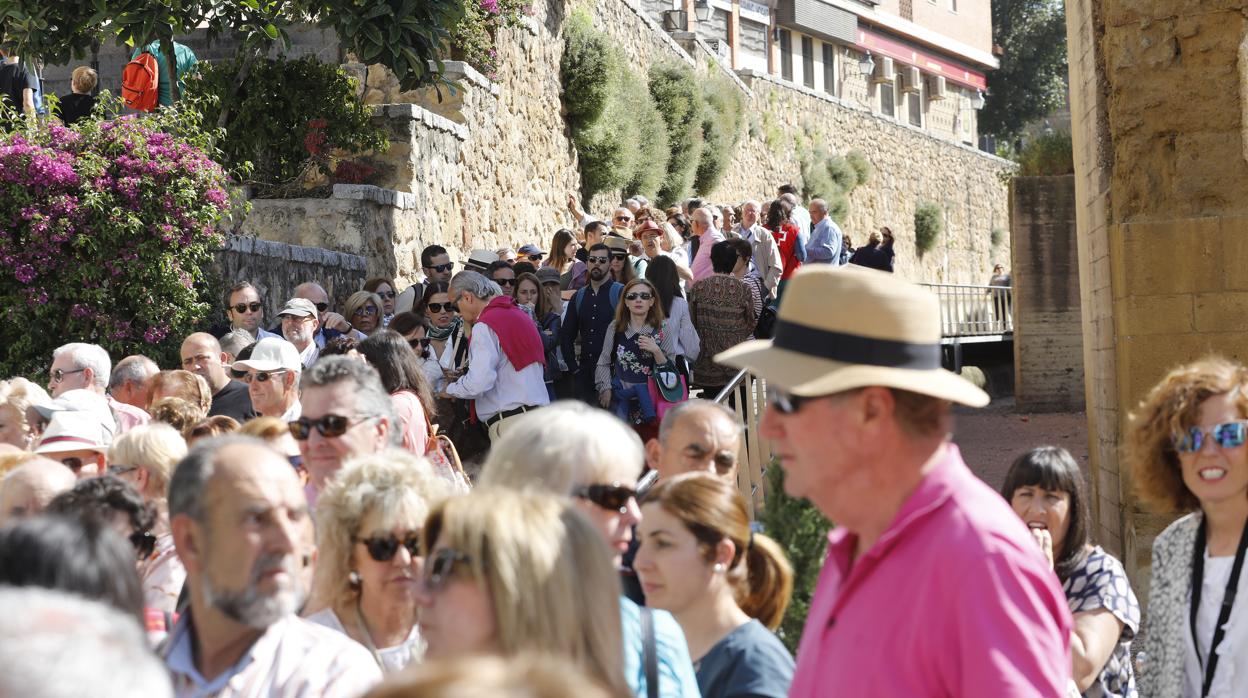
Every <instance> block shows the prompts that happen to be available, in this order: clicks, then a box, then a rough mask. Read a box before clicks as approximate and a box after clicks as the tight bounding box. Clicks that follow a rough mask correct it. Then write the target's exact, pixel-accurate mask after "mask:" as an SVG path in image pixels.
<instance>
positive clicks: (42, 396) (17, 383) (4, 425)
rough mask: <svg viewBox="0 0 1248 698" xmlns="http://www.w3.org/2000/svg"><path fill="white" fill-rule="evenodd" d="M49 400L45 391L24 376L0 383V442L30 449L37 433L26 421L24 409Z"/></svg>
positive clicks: (43, 403) (25, 449)
mask: <svg viewBox="0 0 1248 698" xmlns="http://www.w3.org/2000/svg"><path fill="white" fill-rule="evenodd" d="M49 402H51V398H49V397H48V394H47V392H45V391H44V389H43V388H41V387H39V386H38V385H36V384H34V383H32V382H30V381H28V380H26V379H25V378H10V379H9V380H7V381H4V382H3V383H0V443H6V444H11V445H13V446H16V447H18V448H20V449H22V450H23V451H28V450H30V447H31V445H32V444H33V443H34V441H35V438H36V437H37V434H35V432H34V430H32V429H31V426H30V423H29V422H27V421H26V410H27V409H28V408H30V407H34V406H36V405H46V404H48V403H49Z"/></svg>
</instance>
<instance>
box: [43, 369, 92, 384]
mask: <svg viewBox="0 0 1248 698" xmlns="http://www.w3.org/2000/svg"><path fill="white" fill-rule="evenodd" d="M85 370H87V369H85V368H76V369H74V370H72V371H66V370H65V369H61V368H55V369H52V372H51V373H49V374H48V375H50V376H52V382H53V383H60V382H61V381H63V380H65V376H68V375H70V374H73V373H82V372H83V371H85Z"/></svg>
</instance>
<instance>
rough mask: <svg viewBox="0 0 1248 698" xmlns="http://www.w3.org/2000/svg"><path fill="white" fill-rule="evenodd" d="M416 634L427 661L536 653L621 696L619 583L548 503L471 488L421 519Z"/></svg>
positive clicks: (603, 556) (600, 551)
mask: <svg viewBox="0 0 1248 698" xmlns="http://www.w3.org/2000/svg"><path fill="white" fill-rule="evenodd" d="M424 550H425V563H424V575H423V583H422V584H421V585H420V592H419V594H418V597H417V598H418V603H419V605H420V628H421V633H422V634H423V635H424V637H425V640H426V641H427V642H428V645H429V649H428V656H429V658H430V659H444V658H453V657H462V656H466V655H476V654H497V655H502V656H513V655H516V654H518V653H520V652H524V651H536V652H543V653H546V654H552V655H555V656H558V657H563V658H566V659H570V660H572V661H573V662H575V663H576V664H577V665H578V666H580V668H581V669H583V670H584V671H585V672H586V673H587V674H589V675H590V676H591V677H593V678H594V679H595V680H597V681H598V682H599V683H601V684H602V685H603V686H605V687H607V688H608V689H609V690H612V691H613V692H614V693H615V694H617V695H623V694H624V693H626V686H625V683H624V674H623V667H622V662H621V658H622V656H623V652H622V648H621V645H620V615H619V607H618V602H617V600H616V594H617V592H616V589H618V588H619V582H618V581H617V579H616V577H615V570H614V568H613V566H612V565H611V556H610V555H609V554H608V553H607V549H606V548H605V547H604V546H603V545H602V540H601V538H599V536H598V533H597V532H596V531H595V530H594V527H593V526H592V525H591V524H590V523H589V521H588V520H587V519H586V518H585V517H584V516H583V515H582V514H581V513H580V512H578V511H576V509H574V508H572V507H569V506H567V504H566V503H565V502H564V501H562V500H560V499H558V498H555V497H551V496H549V495H542V494H536V493H532V492H529V493H520V492H513V491H509V490H505V489H501V488H498V489H494V490H478V491H475V492H473V493H472V494H470V495H467V496H464V497H455V498H452V499H448V500H446V501H444V502H443V503H442V504H440V505H438V506H436V507H434V509H433V512H432V513H430V514H429V518H428V519H426V520H425V529H424Z"/></svg>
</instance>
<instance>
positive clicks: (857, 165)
mask: <svg viewBox="0 0 1248 698" xmlns="http://www.w3.org/2000/svg"><path fill="white" fill-rule="evenodd" d="M845 161H846V162H848V163H849V166H850V167H852V168H854V172H857V173H858V186H862V185H864V184H866V183H868V182H870V181H871V175H872V173H873V172H874V170H873V168H872V167H871V161H870V160H868V159H867V156H866V155H863V154H862V151H860V150H851V151H849V152H848V153H846V154H845Z"/></svg>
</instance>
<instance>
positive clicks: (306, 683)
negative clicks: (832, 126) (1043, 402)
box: [0, 189, 1248, 698]
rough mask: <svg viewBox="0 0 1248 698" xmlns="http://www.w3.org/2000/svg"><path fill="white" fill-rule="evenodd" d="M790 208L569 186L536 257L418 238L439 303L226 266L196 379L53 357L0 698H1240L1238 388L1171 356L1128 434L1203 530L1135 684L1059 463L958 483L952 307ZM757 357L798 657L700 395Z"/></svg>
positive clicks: (14, 555) (786, 201)
mask: <svg viewBox="0 0 1248 698" xmlns="http://www.w3.org/2000/svg"><path fill="white" fill-rule="evenodd" d="M778 194H779V195H778V196H777V198H776V200H775V201H772V202H769V203H768V204H767V205H766V206H760V205H759V204H758V203H757V202H753V201H747V202H745V203H744V204H742V205H741V207H740V209H739V215H740V219H739V222H737V221H738V218H737V216H738V209H735V208H733V207H716V206H711V205H706V204H705V203H704V202H698V201H694V202H690V204H689V206H688V207H687V208H686V209H684V210H673V211H665V212H663V213H662V214H658V215H656V213H655V212H654V211H653V210H651V209H650V208H649V206H648V203H647V202H646V201H644V200H635V199H634V200H630V201H629V202H626V205H625V206H621V207H620V208H619V209H617V210H615V211H614V212H613V214H612V216H611V219H610V220H609V221H597V220H592V219H589V218H588V217H587V216H585V214H584V212H583V211H581V210H579V208H578V207H577V206H576V205H575V204H576V202H575V200H572V201H570V207H569V208H570V209H571V211H572V213H573V215H575V216H577V217H578V218H580V219H582V220H581V221H580V222H579V223H578V226H577V228H576V229H568V230H560V231H558V232H556V233H555V234H554V235H553V237H552V241H551V245H550V250H549V251H544V250H542V249H541V248H540V247H539V246H537V245H523V246H521V247H519V248H518V249H516V250H511V249H504V250H499V251H497V252H487V251H484V250H478V251H474V252H473V253H472V254H471V255H470V256H469V258H468V261H467V263H466V264H465V267H466V268H465V269H463V270H460V271H458V272H456V269H455V265H454V264H453V263H452V262H451V261H450V256H449V254H448V253H447V251H446V250H445V249H443V248H441V247H437V246H430V247H428V248H426V249H425V250H424V251H423V253H422V258H421V264H422V266H423V271H424V274H425V278H424V280H423V281H422V282H420V283H418V284H414V285H412V286H410V287H408V288H407V289H405V290H403V291H399V290H398V288H397V287H396V285H395V283H394V281H393V280H391V279H371V280H369V281H368V282H366V283H365V284H364V285H363V287H362V289H361V290H360V291H357V292H354V293H351V294H350V295H349V296H348V297H347V298H346V301H345V303H344V304H343V305H341V306H340V308H341V312H338V310H337V309H336V308H335V307H334V306H333V304H332V303H331V299H330V296H329V294H328V293H327V292H326V290H325V289H324V288H322V287H321V286H320V285H318V284H317V283H315V282H311V281H309V282H305V283H302V284H300V285H298V286H296V287H295V288H294V289H293V293H292V296H291V297H290V298H289V299H286V300H284V301H283V302H282V304H281V310H280V311H279V312H278V317H277V319H276V322H277V324H275V325H267V324H266V321H265V314H264V309H265V302H264V298H263V297H262V295H261V291H260V289H258V288H257V287H256V286H254V285H253V284H251V283H248V282H239V283H236V284H234V285H233V286H231V287H230V288H229V289H228V290H227V292H226V294H225V297H224V298H223V299H222V300H223V304H224V310H225V320H226V323H225V324H223V325H222V326H220V327H216V328H213V329H212V331H205V332H196V333H193V334H190V335H189V336H187V337H185V338H184V340H183V342H182V344H181V351H180V359H181V364H180V366H179V367H166V368H163V369H162V367H161V366H159V365H157V364H156V363H155V362H154V361H152V360H151V359H149V358H146V357H143V356H137V355H136V356H128V357H124V358H121V359H120V360H118V361H116V362H114V361H113V358H112V357H110V356H109V355H108V353H107V352H106V351H105V350H104V349H103V348H101V347H100V346H97V345H94V344H90V343H85V342H71V343H68V344H65V345H64V346H61V347H60V348H58V349H57V350H56V351H55V352H53V354H52V356H50V357H48V358H49V364H48V382H47V389H46V390H45V389H44V387H43V386H40V385H38V384H36V383H33V382H31V381H29V380H26V379H24V378H12V379H10V380H8V381H4V382H3V383H0V473H3V480H0V614H3V617H4V618H5V622H4V623H2V624H0V695H23V696H53V695H55V696H61V695H94V696H104V697H106V698H107V697H111V696H129V695H143V696H167V695H176V696H261V695H316V696H362V695H369V696H375V697H379V698H380V697H384V696H401V695H413V696H415V695H420V696H462V695H474V696H528V695H549V696H562V695H568V696H573V695H575V696H616V697H623V696H638V697H640V696H647V697H649V696H673V697H675V696H685V697H688V696H695V697H696V696H707V697H711V698H719V697H729V696H800V697H803V698H805V697H807V696H822V695H853V696H899V695H919V696H1066V695H1077V694H1082V695H1087V696H1135V695H1146V696H1152V695H1156V696H1171V695H1174V696H1179V695H1185V696H1187V695H1191V696H1195V695H1201V696H1205V695H1208V696H1229V695H1234V694H1235V691H1236V689H1235V686H1236V685H1237V682H1236V679H1235V678H1234V677H1235V670H1236V668H1237V667H1239V666H1241V665H1243V663H1244V662H1245V661H1248V653H1246V652H1245V650H1244V648H1245V647H1246V646H1248V645H1245V642H1244V635H1243V633H1244V632H1248V631H1245V628H1248V621H1246V620H1244V615H1245V611H1244V610H1243V604H1239V605H1236V604H1235V603H1234V600H1235V593H1236V591H1237V590H1238V585H1239V584H1240V582H1239V579H1240V568H1241V567H1242V563H1243V558H1244V556H1245V555H1244V551H1245V549H1246V548H1248V535H1244V534H1245V533H1248V446H1246V444H1245V442H1246V441H1248V401H1246V400H1245V398H1244V394H1245V392H1246V391H1248V369H1245V368H1244V367H1242V366H1240V365H1239V364H1237V363H1234V362H1231V361H1228V360H1222V359H1209V360H1205V361H1201V362H1197V363H1194V364H1192V365H1190V366H1185V367H1181V368H1179V369H1176V370H1174V371H1173V372H1172V373H1170V374H1169V375H1168V376H1167V377H1166V378H1165V379H1164V380H1163V381H1162V382H1161V383H1160V384H1159V385H1158V386H1157V387H1156V388H1155V389H1154V390H1153V392H1152V393H1151V394H1150V395H1149V396H1148V397H1147V398H1146V399H1145V401H1144V402H1143V403H1142V404H1141V406H1140V408H1139V410H1138V412H1137V413H1136V414H1135V415H1133V417H1132V421H1131V426H1130V428H1131V434H1130V439H1129V441H1130V444H1131V449H1130V452H1129V454H1128V461H1129V466H1130V467H1131V468H1132V469H1133V472H1134V473H1135V475H1134V480H1135V481H1136V482H1138V483H1139V484H1140V486H1141V489H1142V492H1143V493H1144V494H1145V495H1146V496H1147V497H1148V498H1149V499H1150V500H1151V501H1154V502H1156V503H1158V504H1160V505H1162V506H1164V507H1165V508H1167V509H1170V510H1175V511H1183V512H1191V514H1190V515H1189V516H1186V517H1184V518H1182V519H1180V520H1179V521H1178V522H1176V523H1175V524H1173V525H1172V526H1171V527H1170V528H1168V529H1166V531H1165V532H1163V533H1162V534H1161V535H1160V536H1159V537H1158V542H1157V545H1156V547H1155V551H1154V564H1153V572H1152V574H1153V578H1152V583H1151V586H1150V594H1151V596H1150V599H1149V603H1148V610H1149V617H1148V622H1149V623H1150V627H1151V631H1150V632H1148V633H1146V634H1144V636H1145V638H1146V639H1145V641H1144V644H1145V645H1146V647H1145V649H1146V652H1144V653H1142V654H1143V656H1144V660H1142V661H1140V662H1139V663H1138V668H1139V671H1138V672H1137V671H1136V669H1137V663H1136V662H1133V659H1132V647H1131V644H1132V641H1133V639H1134V638H1135V637H1136V635H1137V633H1141V632H1142V628H1141V622H1142V621H1141V617H1142V613H1141V611H1142V608H1141V605H1140V603H1139V602H1138V601H1137V599H1136V597H1135V596H1134V595H1133V593H1132V591H1131V585H1130V583H1129V580H1128V579H1127V576H1126V572H1125V570H1124V568H1123V566H1122V565H1121V563H1119V562H1118V561H1117V560H1116V559H1114V558H1113V557H1112V556H1111V555H1109V554H1108V553H1107V552H1106V551H1105V550H1104V549H1102V548H1100V547H1097V546H1095V545H1093V543H1092V528H1093V527H1092V525H1091V521H1090V517H1089V514H1088V501H1089V498H1090V495H1089V491H1088V488H1087V485H1086V483H1085V482H1084V476H1083V474H1082V472H1081V470H1080V469H1079V466H1078V464H1077V463H1076V462H1075V461H1074V459H1073V458H1072V457H1071V456H1070V454H1068V453H1066V452H1065V451H1062V450H1061V449H1056V448H1050V447H1041V448H1036V449H1034V450H1031V451H1029V452H1027V453H1024V454H1022V455H1021V456H1020V457H1019V459H1018V460H1017V461H1016V462H1015V463H1014V464H1013V466H1012V467H1011V468H1010V471H1009V473H1008V474H1007V476H1006V482H1005V485H1004V487H1003V489H1002V491H1001V492H999V493H998V492H995V491H993V490H992V489H990V488H989V487H988V486H987V485H985V484H984V483H983V482H982V481H980V480H979V479H978V478H976V477H975V476H974V475H973V474H972V473H971V471H970V470H969V469H968V467H967V466H966V464H965V463H964V462H963V460H962V457H961V455H960V454H959V452H958V450H957V448H956V447H955V446H954V445H952V443H951V442H950V440H949V435H950V433H951V430H952V426H951V420H952V409H953V407H952V406H953V405H954V404H961V405H966V406H969V407H982V406H983V405H985V404H986V403H987V402H988V396H987V395H986V394H985V393H984V392H983V391H981V390H980V389H979V388H976V387H975V386H973V385H972V384H970V383H969V382H967V381H965V380H963V379H962V378H961V377H959V376H957V375H955V374H953V373H950V372H948V371H946V370H944V369H942V368H941V361H940V313H939V306H938V301H937V299H936V298H935V297H934V296H932V295H930V294H929V293H927V292H926V291H923V290H922V289H920V288H919V287H917V286H914V285H912V284H909V283H906V282H902V281H899V280H897V279H894V278H892V277H891V276H889V275H888V274H885V273H881V272H880V271H878V270H851V269H843V268H840V267H842V266H844V264H843V263H844V262H846V261H848V259H850V258H852V257H853V256H857V255H859V254H860V253H861V252H862V250H859V251H857V252H854V253H853V255H851V254H849V253H848V250H847V247H848V243H847V242H846V237H845V236H844V235H843V233H842V232H841V231H840V229H839V228H838V227H836V226H835V224H833V223H832V222H831V221H830V219H829V218H828V217H827V210H826V206H825V205H824V204H823V202H821V201H819V200H815V201H812V202H810V204H809V208H806V207H803V206H800V205H797V204H795V203H794V201H793V199H794V198H795V196H794V193H793V192H791V191H785V190H783V189H782V190H781V191H780V192H779V193H778ZM764 210H765V211H766V215H765V217H762V218H760V216H761V215H762V211H764ZM663 214H666V216H663ZM660 219H663V220H660ZM891 240H892V238H891V234H888V235H887V240H886V242H883V243H880V244H878V245H875V246H872V247H870V248H869V249H870V252H871V254H870V255H868V256H870V257H887V264H885V263H884V262H880V264H881V266H888V267H891V260H892V252H891ZM885 245H887V247H886V246H885ZM864 249H868V248H864ZM800 266H805V267H806V268H805V269H804V270H802V271H800V272H798V267H800ZM781 298H782V299H783V300H781ZM832 298H836V299H852V302H847V303H829V302H828V300H829V299H832ZM741 369H748V370H750V371H751V372H753V374H754V375H755V376H757V377H758V378H760V379H762V380H763V381H765V382H766V385H767V388H768V400H767V405H766V409H765V411H764V413H763V414H762V416H761V423H760V425H759V433H760V435H761V436H762V437H763V438H766V439H768V440H769V441H770V442H771V444H772V449H773V452H774V453H775V455H776V457H777V459H778V462H779V467H781V468H782V469H783V470H784V472H785V480H784V483H785V484H784V487H785V490H786V491H787V492H788V493H789V494H791V495H793V496H797V497H803V498H806V499H808V500H810V501H811V502H812V503H813V504H814V506H815V507H817V508H818V509H819V511H820V512H822V513H823V514H824V515H826V516H827V517H828V518H829V519H830V520H832V521H834V522H836V527H835V528H834V529H833V531H832V533H831V534H830V535H829V536H828V542H827V551H826V562H825V564H824V565H823V569H822V572H821V574H820V579H819V584H818V587H817V589H816V591H815V593H814V597H813V599H811V600H810V604H809V608H808V610H807V617H806V618H805V624H804V628H805V629H804V632H803V634H802V637H801V642H800V649H799V651H798V653H797V656H796V657H794V656H793V655H791V654H790V653H789V651H788V649H787V648H786V646H785V644H784V643H783V642H782V641H781V638H779V637H778V636H777V634H776V632H777V628H779V627H780V624H781V621H782V620H783V619H784V618H785V615H786V612H788V611H789V605H790V603H789V602H790V598H791V596H792V594H793V587H794V572H793V569H792V566H791V564H790V562H789V559H788V555H787V552H786V550H785V549H784V547H783V546H782V545H781V544H779V543H778V542H776V540H774V539H773V538H772V537H771V536H770V535H768V532H767V531H765V530H763V529H762V528H761V527H760V526H759V525H758V522H756V521H751V516H750V508H749V507H748V506H747V502H746V500H745V498H744V497H743V495H742V493H741V491H740V489H739V487H738V466H739V463H738V459H739V457H740V454H741V453H742V452H743V450H744V448H743V440H744V439H745V436H744V434H743V431H742V429H741V418H740V417H738V416H737V414H736V413H735V412H734V411H733V410H732V409H731V408H730V407H728V406H726V405H725V404H723V403H721V402H717V401H715V400H713V399H710V398H715V397H716V395H717V393H719V391H720V389H722V388H723V386H725V385H727V384H728V383H729V382H730V381H731V379H732V377H733V375H734V374H735V372H736V371H737V370H741ZM691 389H692V393H691ZM698 391H701V396H700V397H699V396H698ZM465 464H467V467H465ZM818 552H820V551H805V553H806V554H818ZM1137 649H1138V648H1137ZM119 665H124V666H125V667H126V671H124V672H119V671H117V667H118V666H119ZM1137 686H1138V687H1137Z"/></svg>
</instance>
